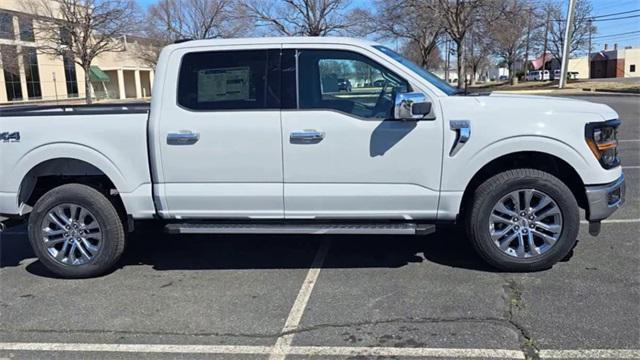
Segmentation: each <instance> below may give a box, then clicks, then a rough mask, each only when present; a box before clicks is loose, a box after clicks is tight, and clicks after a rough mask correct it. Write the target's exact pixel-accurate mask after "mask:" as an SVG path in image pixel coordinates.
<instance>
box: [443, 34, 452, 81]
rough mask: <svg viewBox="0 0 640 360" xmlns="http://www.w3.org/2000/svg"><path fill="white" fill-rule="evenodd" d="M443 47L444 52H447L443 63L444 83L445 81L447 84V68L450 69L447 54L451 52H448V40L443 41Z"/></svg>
mask: <svg viewBox="0 0 640 360" xmlns="http://www.w3.org/2000/svg"><path fill="white" fill-rule="evenodd" d="M444 47H445V51H446V52H447V57H446V58H445V61H444V67H445V69H444V81H446V82H447V83H448V82H449V67H450V64H449V61H450V60H449V52H450V51H451V50H449V39H448V38H447V39H446V40H445V41H444Z"/></svg>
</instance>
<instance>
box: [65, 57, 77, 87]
mask: <svg viewBox="0 0 640 360" xmlns="http://www.w3.org/2000/svg"><path fill="white" fill-rule="evenodd" d="M62 60H63V61H64V79H65V82H66V84H67V97H78V77H77V76H76V63H75V61H74V58H73V54H72V53H66V54H65V55H64V56H63V57H62Z"/></svg>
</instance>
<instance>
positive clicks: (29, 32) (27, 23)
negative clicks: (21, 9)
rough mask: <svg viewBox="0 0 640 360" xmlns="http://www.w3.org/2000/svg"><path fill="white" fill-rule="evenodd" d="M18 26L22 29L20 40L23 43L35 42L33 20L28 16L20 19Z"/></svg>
mask: <svg viewBox="0 0 640 360" xmlns="http://www.w3.org/2000/svg"><path fill="white" fill-rule="evenodd" d="M18 25H19V28H20V40H22V41H35V37H34V35H33V19H32V18H30V17H27V16H23V17H20V18H18Z"/></svg>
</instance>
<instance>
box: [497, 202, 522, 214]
mask: <svg viewBox="0 0 640 360" xmlns="http://www.w3.org/2000/svg"><path fill="white" fill-rule="evenodd" d="M493 211H494V212H495V211H498V212H500V213H503V214H505V215H509V216H510V217H516V216H518V213H517V212H516V211H513V210H511V209H509V208H507V207H506V206H504V203H503V202H502V201H501V202H499V203H498V204H496V207H495V208H494V209H493Z"/></svg>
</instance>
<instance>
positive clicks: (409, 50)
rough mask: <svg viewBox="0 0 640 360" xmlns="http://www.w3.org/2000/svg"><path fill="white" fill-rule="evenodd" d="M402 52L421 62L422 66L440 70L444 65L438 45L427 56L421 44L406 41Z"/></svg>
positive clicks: (410, 58)
mask: <svg viewBox="0 0 640 360" xmlns="http://www.w3.org/2000/svg"><path fill="white" fill-rule="evenodd" d="M400 52H401V53H402V54H403V55H404V56H405V57H407V58H408V59H409V60H411V61H413V62H415V63H416V64H421V65H422V67H424V68H425V69H428V70H430V71H437V70H440V69H442V68H443V66H444V64H443V61H442V55H441V54H440V49H439V48H438V47H437V46H436V47H435V48H433V50H431V51H430V52H429V54H428V55H426V56H427V57H426V58H425V53H424V51H423V49H422V48H421V46H420V45H419V44H417V43H415V42H413V41H408V42H406V43H405V44H404V45H403V46H402V48H401V49H400Z"/></svg>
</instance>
